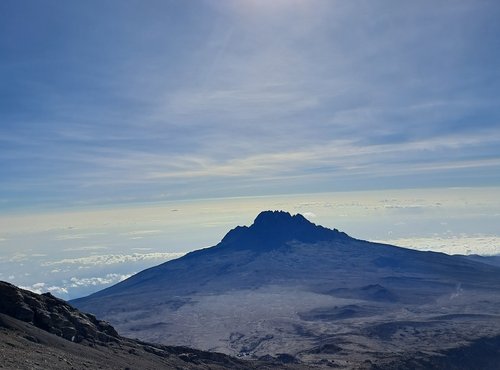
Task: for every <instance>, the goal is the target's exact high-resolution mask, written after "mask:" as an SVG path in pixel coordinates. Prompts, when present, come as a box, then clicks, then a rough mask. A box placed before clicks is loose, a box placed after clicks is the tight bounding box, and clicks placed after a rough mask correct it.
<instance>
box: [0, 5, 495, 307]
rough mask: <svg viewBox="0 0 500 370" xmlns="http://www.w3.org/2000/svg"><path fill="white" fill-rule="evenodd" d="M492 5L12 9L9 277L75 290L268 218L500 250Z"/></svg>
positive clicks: (5, 254) (4, 124)
mask: <svg viewBox="0 0 500 370" xmlns="http://www.w3.org/2000/svg"><path fill="white" fill-rule="evenodd" d="M499 19H500V3H499V2H498V1H497V0H492V1H480V0H475V1H460V0H454V1H446V0H443V1H427V0H422V1H399V0H392V1H388V0H381V1H368V0H366V1H335V0H272V1H270V0H232V1H230V0H198V1H196V0H192V1H184V0H175V1H174V0H170V1H169V0H162V1H152V0H148V1H142V0H141V1H129V0H119V1H118V0H117V1H111V0H109V1H63V0H58V1H50V0H47V1H43V2H42V1H34V0H33V1H26V0H2V1H0V251H1V253H0V279H3V280H8V281H11V282H13V283H16V284H18V285H22V286H26V287H29V288H30V289H32V290H35V291H44V290H50V291H52V292H54V293H56V294H59V295H60V296H62V297H64V298H68V297H76V296H79V295H83V294H87V293H89V292H92V291H95V290H98V289H100V288H102V287H105V286H107V285H109V284H112V283H114V282H117V281H119V280H120V279H123V278H124V277H126V276H129V275H130V274H132V273H134V272H137V271H139V270H141V269H143V268H146V267H149V266H151V265H154V264H158V263H160V262H162V261H164V260H166V259H169V258H174V257H175V256H179V255H181V254H183V253H185V252H187V251H190V250H193V249H198V248H201V247H205V246H210V245H214V244H215V243H217V242H218V241H219V240H220V239H221V238H222V237H223V235H224V234H225V232H227V230H229V229H230V228H232V227H234V226H236V225H238V224H239V225H244V224H246V225H248V224H250V223H251V222H252V220H253V218H254V217H255V216H256V214H257V213H258V212H259V211H260V210H263V209H284V210H287V211H290V212H292V213H296V212H301V213H304V214H307V215H308V217H309V218H310V219H311V220H313V221H314V222H316V223H318V224H322V225H325V226H327V227H332V228H333V227H337V228H339V229H341V230H344V231H346V232H348V233H350V234H351V235H353V236H355V237H359V238H366V239H370V240H381V241H385V242H390V243H394V244H398V245H404V246H408V247H412V248H417V249H433V250H440V251H444V252H447V253H481V254H495V253H500V245H499V240H500V232H499V230H498V217H500V204H499V203H498V199H500V108H499V107H500V104H499V103H500V102H499V96H500V68H499V66H500V37H499V35H500V22H498V20H499Z"/></svg>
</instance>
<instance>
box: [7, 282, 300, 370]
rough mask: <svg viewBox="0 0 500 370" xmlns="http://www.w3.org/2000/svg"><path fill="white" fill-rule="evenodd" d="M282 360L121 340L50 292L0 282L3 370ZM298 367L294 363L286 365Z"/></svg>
mask: <svg viewBox="0 0 500 370" xmlns="http://www.w3.org/2000/svg"><path fill="white" fill-rule="evenodd" d="M276 367H278V368H285V366H284V365H282V364H280V363H276V362H275V363H263V362H248V361H241V360H237V359H234V358H231V357H229V356H226V355H223V354H218V353H209V352H202V351H197V350H193V349H190V348H185V347H168V346H162V345H156V344H150V343H145V342H141V341H137V340H132V339H127V338H123V337H121V336H119V335H118V333H117V332H116V330H115V329H114V328H113V327H112V326H111V325H109V324H108V323H107V322H105V321H101V320H97V319H96V317H95V316H93V315H91V314H85V313H82V312H80V311H78V310H76V309H74V308H73V307H72V306H70V305H69V304H67V303H66V302H64V301H62V300H60V299H58V298H56V297H54V296H52V295H51V294H50V293H46V294H42V295H38V294H34V293H32V292H29V291H26V290H23V289H19V288H17V287H16V286H14V285H11V284H9V283H6V282H2V281H0V368H7V369H141V370H142V369H151V370H153V369H155V370H156V369H269V368H273V369H274V368H276ZM286 368H290V369H291V368H296V369H298V368H299V367H298V366H292V365H290V366H287V367H286Z"/></svg>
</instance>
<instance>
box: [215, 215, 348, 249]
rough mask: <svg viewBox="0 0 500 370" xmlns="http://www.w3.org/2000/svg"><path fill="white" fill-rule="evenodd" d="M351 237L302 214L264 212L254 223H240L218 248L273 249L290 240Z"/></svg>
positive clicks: (311, 241) (312, 240)
mask: <svg viewBox="0 0 500 370" xmlns="http://www.w3.org/2000/svg"><path fill="white" fill-rule="evenodd" d="M348 238H349V236H348V235H347V234H345V233H343V232H340V231H338V230H337V229H333V230H332V229H328V228H325V227H323V226H318V225H315V224H314V223H312V222H310V221H308V220H307V219H306V218H305V217H304V216H302V215H301V214H296V215H291V214H290V213H288V212H284V211H264V212H261V213H260V214H259V215H258V216H257V218H256V219H255V221H254V222H253V224H252V225H251V226H249V227H247V226H238V227H236V228H234V229H233V230H231V231H229V232H228V233H227V234H226V236H225V237H224V238H223V239H222V241H221V242H220V243H219V245H218V247H231V248H235V249H253V250H269V249H273V248H276V247H280V246H282V245H284V244H286V243H287V242H290V241H298V242H304V243H316V242H321V241H332V240H339V239H348Z"/></svg>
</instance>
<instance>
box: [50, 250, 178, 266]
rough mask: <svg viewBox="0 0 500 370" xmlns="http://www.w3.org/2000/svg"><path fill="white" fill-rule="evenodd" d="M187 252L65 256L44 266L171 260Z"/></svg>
mask: <svg viewBox="0 0 500 370" xmlns="http://www.w3.org/2000/svg"><path fill="white" fill-rule="evenodd" d="M184 254H185V253H179V252H169V253H161V252H154V253H133V254H103V255H94V256H87V257H79V258H65V259H62V260H58V261H47V262H43V263H42V266H46V267H47V266H55V265H80V266H87V265H92V266H101V265H114V264H123V263H130V262H138V261H147V260H171V259H174V258H179V257H182V256H183V255H184Z"/></svg>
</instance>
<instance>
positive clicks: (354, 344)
mask: <svg viewBox="0 0 500 370" xmlns="http://www.w3.org/2000/svg"><path fill="white" fill-rule="evenodd" d="M498 288H500V269H499V268H498V267H496V266H493V265H488V264H484V263H481V262H477V261H473V260H471V259H468V258H465V257H462V256H448V255H446V254H442V253H434V252H420V251H415V250H409V249H404V248H399V247H395V246H390V245H383V244H376V243H370V242H366V241H362V240H357V239H354V238H351V237H349V236H348V235H346V234H345V233H342V232H339V231H337V230H330V229H327V228H324V227H321V226H317V225H314V224H313V223H311V222H309V221H308V220H306V219H305V218H304V217H303V216H301V215H295V216H292V215H290V214H288V213H286V212H271V211H267V212H263V213H261V214H260V215H259V216H258V217H257V218H256V220H255V222H254V223H253V224H252V225H251V226H249V227H245V226H244V227H237V228H235V229H233V230H231V231H230V232H229V233H228V234H227V235H226V236H225V237H224V238H223V239H222V241H221V242H220V243H219V244H217V245H216V246H214V247H211V248H207V249H202V250H199V251H195V252H192V253H189V254H187V255H186V256H184V257H182V258H179V259H177V260H174V261H169V262H167V263H164V264H162V265H159V266H156V267H153V268H151V269H148V270H145V271H142V272H141V273H139V274H137V275H135V276H132V277H131V278H129V279H127V280H125V281H123V282H121V283H119V284H117V285H115V286H113V287H110V288H108V289H105V290H103V291H101V292H98V293H96V294H93V295H91V296H89V297H85V298H82V299H78V300H75V301H73V302H74V304H75V305H76V306H78V307H81V308H84V309H86V310H89V311H91V312H92V311H93V312H94V313H98V314H99V315H100V316H102V317H105V318H106V319H108V320H110V321H111V322H112V323H113V324H114V325H116V326H117V328H118V329H119V330H120V332H123V333H124V334H125V335H127V336H132V337H139V338H141V339H146V340H151V341H157V342H161V343H165V344H182V345H190V346H194V347H196V348H200V349H204V350H215V351H220V352H224V353H228V354H233V355H237V356H241V357H245V358H247V357H248V358H258V357H261V356H266V355H274V356H277V355H279V354H282V353H287V354H289V355H291V356H293V357H295V358H299V359H300V360H302V361H305V362H307V363H309V364H324V361H327V362H328V361H330V362H331V363H330V364H331V365H333V364H334V365H335V366H346V367H349V366H350V365H349V364H352V361H355V362H356V363H358V364H363V363H365V361H372V360H374V359H378V360H379V361H389V360H390V359H391V358H392V357H391V356H398V355H397V354H398V353H409V351H410V352H411V351H413V352H418V351H420V352H422V351H428V350H430V349H432V350H433V351H436V350H443V351H444V350H448V349H450V348H454V347H457V346H460V345H466V344H467V343H468V342H467V341H468V340H475V339H477V338H480V337H482V336H487V335H489V336H492V335H498V334H500V321H499V320H498V318H499V316H498V315H500V308H499V307H500V301H499V298H498V296H497V294H496V291H498ZM457 336H458V337H459V338H462V339H461V340H460V341H456V340H455V339H452V338H456V337H457ZM348 361H349V362H348Z"/></svg>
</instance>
